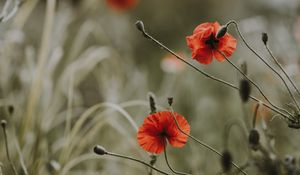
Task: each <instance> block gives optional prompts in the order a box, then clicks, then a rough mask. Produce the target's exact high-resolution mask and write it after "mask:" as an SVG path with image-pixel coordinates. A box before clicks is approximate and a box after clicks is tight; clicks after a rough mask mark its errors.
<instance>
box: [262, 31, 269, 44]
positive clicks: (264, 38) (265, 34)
mask: <svg viewBox="0 0 300 175" xmlns="http://www.w3.org/2000/svg"><path fill="white" fill-rule="evenodd" d="M261 40H262V42H263V43H264V44H265V45H266V44H267V42H268V34H267V33H262V34H261Z"/></svg>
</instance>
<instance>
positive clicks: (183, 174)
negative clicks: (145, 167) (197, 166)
mask: <svg viewBox="0 0 300 175" xmlns="http://www.w3.org/2000/svg"><path fill="white" fill-rule="evenodd" d="M164 156H165V160H166V163H167V165H168V167H169V169H170V170H171V171H172V172H173V173H174V174H179V175H191V174H188V173H183V172H178V171H175V170H174V169H173V168H172V167H171V165H170V163H169V161H168V156H167V146H165V149H164Z"/></svg>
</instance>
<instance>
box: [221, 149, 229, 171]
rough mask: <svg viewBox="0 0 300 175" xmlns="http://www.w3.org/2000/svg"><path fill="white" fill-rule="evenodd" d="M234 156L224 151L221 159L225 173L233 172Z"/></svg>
mask: <svg viewBox="0 0 300 175" xmlns="http://www.w3.org/2000/svg"><path fill="white" fill-rule="evenodd" d="M231 162H232V156H231V154H230V152H229V151H228V150H225V151H223V153H222V158H221V165H222V168H223V171H224V172H229V171H230V170H231V166H232V164H231Z"/></svg>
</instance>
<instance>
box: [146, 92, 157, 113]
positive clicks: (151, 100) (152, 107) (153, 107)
mask: <svg viewBox="0 0 300 175" xmlns="http://www.w3.org/2000/svg"><path fill="white" fill-rule="evenodd" d="M148 96H149V105H150V114H154V113H156V105H155V98H154V94H153V93H151V92H149V93H148Z"/></svg>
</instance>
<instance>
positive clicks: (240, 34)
mask: <svg viewBox="0 0 300 175" xmlns="http://www.w3.org/2000/svg"><path fill="white" fill-rule="evenodd" d="M230 24H234V26H235V28H236V30H237V32H238V34H239V36H240V38H241V39H242V40H243V42H244V43H245V45H246V46H247V48H248V49H249V50H250V51H252V52H253V53H254V54H255V55H256V56H257V57H258V58H259V59H260V60H261V61H262V62H263V63H264V64H265V65H267V66H268V67H269V68H270V69H271V70H272V71H273V72H274V73H275V74H276V75H277V76H278V77H279V78H280V79H281V80H282V82H283V83H284V85H285V87H286V88H287V90H288V92H289V95H290V96H291V98H292V100H293V102H294V103H295V105H296V106H297V109H298V112H300V107H299V105H298V103H297V101H296V99H295V97H294V96H293V94H292V92H291V90H290V88H289V87H288V85H287V84H286V82H285V80H284V78H283V77H282V76H281V75H280V73H278V71H276V70H275V69H274V68H273V67H272V66H271V65H270V64H269V63H267V62H266V61H265V60H264V58H263V57H262V56H260V55H259V54H258V53H257V52H256V51H255V50H254V49H252V48H251V46H250V45H249V44H248V42H247V41H246V40H245V38H244V36H243V35H242V33H241V31H240V29H239V26H238V23H237V22H236V21H234V20H232V21H229V22H228V23H227V24H226V26H227V27H228V26H229V25H230Z"/></svg>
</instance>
